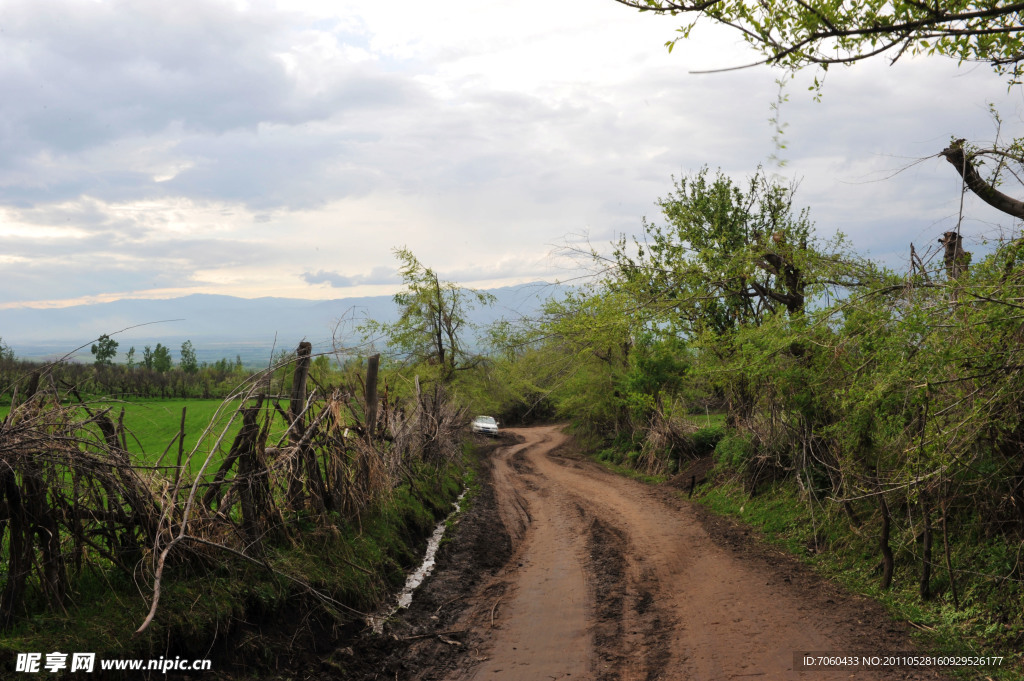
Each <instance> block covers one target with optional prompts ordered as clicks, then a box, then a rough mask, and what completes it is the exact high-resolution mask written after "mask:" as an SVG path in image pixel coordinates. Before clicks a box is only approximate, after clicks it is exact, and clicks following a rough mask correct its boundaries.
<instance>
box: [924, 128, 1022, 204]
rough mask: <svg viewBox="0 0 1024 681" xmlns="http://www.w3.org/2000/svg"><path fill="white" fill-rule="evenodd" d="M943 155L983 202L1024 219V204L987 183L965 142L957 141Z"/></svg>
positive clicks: (943, 151) (944, 150)
mask: <svg viewBox="0 0 1024 681" xmlns="http://www.w3.org/2000/svg"><path fill="white" fill-rule="evenodd" d="M941 153H942V155H943V156H945V157H946V160H947V161H949V162H950V164H952V166H953V167H954V168H956V172H958V173H959V174H960V177H962V178H963V179H964V184H966V185H967V188H968V189H970V190H971V191H972V192H974V193H975V195H977V196H978V198H980V199H981V200H982V201H984V202H985V203H987V204H988V205H990V206H992V207H993V208H995V209H996V210H1000V211H1002V212H1004V213H1006V214H1007V215H1012V216H1013V217H1016V218H1024V202H1022V201H1018V200H1017V199H1014V198H1012V197H1010V196H1007V195H1006V194H1003V193H1002V192H1000V191H998V190H997V189H996V188H995V187H993V186H992V185H990V184H988V183H987V182H985V180H984V179H983V178H982V177H981V175H980V174H979V173H978V171H977V169H975V167H974V164H973V163H971V159H969V158H968V157H967V154H965V153H964V148H963V142H962V141H957V142H954V143H953V144H951V145H949V146H948V147H946V148H945V149H943V150H942V152H941Z"/></svg>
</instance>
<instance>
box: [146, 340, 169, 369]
mask: <svg viewBox="0 0 1024 681" xmlns="http://www.w3.org/2000/svg"><path fill="white" fill-rule="evenodd" d="M146 347H147V349H148V347H149V346H146ZM173 365H174V361H173V360H172V359H171V351H170V350H168V349H167V346H165V345H162V344H160V343H157V344H156V348H154V349H153V369H155V370H156V371H159V372H160V373H165V372H167V371H170V370H171V367H172V366H173Z"/></svg>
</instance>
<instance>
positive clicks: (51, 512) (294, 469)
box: [0, 343, 464, 631]
mask: <svg viewBox="0 0 1024 681" xmlns="http://www.w3.org/2000/svg"><path fill="white" fill-rule="evenodd" d="M309 360H310V348H309V345H308V344H307V343H303V344H302V345H300V347H299V351H298V353H297V356H296V358H295V359H294V360H291V361H294V362H295V363H296V366H295V371H294V383H293V386H292V391H291V395H290V399H289V400H288V402H287V403H286V404H282V400H281V399H279V398H275V397H273V396H270V395H268V394H267V389H268V387H269V377H268V376H258V377H255V378H254V379H253V380H252V381H251V382H250V383H249V384H247V385H246V386H243V389H242V390H240V392H239V393H238V394H237V395H235V396H233V398H229V399H228V400H226V401H225V402H224V404H223V405H222V407H221V411H222V413H221V418H220V419H219V420H215V422H214V423H211V425H210V427H209V428H208V430H207V432H206V433H204V435H203V437H202V438H200V444H199V445H197V446H196V447H195V448H194V449H193V450H192V451H191V452H188V451H182V452H181V453H180V461H179V462H174V465H160V463H161V462H162V461H163V459H161V461H160V462H157V465H155V466H154V465H143V464H141V463H140V462H139V461H137V460H133V459H132V458H131V457H130V456H129V453H128V451H127V449H128V448H127V446H126V428H125V424H124V423H123V420H124V411H123V409H122V410H121V412H120V415H119V417H118V418H117V419H116V420H115V419H114V418H112V416H111V411H110V408H109V407H108V408H106V409H98V408H96V407H95V406H91V405H88V404H85V403H81V402H79V403H66V400H67V397H68V396H67V395H66V394H62V393H61V392H60V391H58V390H57V388H56V387H54V386H53V385H48V384H47V379H46V377H42V378H41V379H40V378H39V377H33V379H32V380H31V381H29V383H30V387H29V389H28V390H27V391H25V396H24V397H23V398H21V399H19V400H16V402H15V404H13V405H12V409H11V411H10V413H9V415H8V417H7V418H6V419H5V420H4V422H3V423H2V425H0V547H2V552H0V628H6V627H9V626H10V625H11V624H13V623H14V622H15V621H17V619H18V618H20V617H23V616H25V615H28V614H30V613H32V612H39V611H41V610H47V609H49V610H55V611H58V612H59V611H62V610H63V609H64V608H65V607H66V606H67V604H68V602H69V597H70V594H71V593H72V592H73V584H74V578H75V576H76V575H78V574H80V573H81V572H82V571H83V570H84V569H87V568H89V567H91V568H94V569H99V570H111V569H116V570H122V571H124V572H125V573H127V574H131V575H135V576H138V575H139V574H142V575H143V576H148V577H147V581H148V582H149V584H150V585H151V586H152V588H153V599H152V608H151V610H150V613H149V616H148V617H147V618H146V620H145V622H143V623H142V626H141V627H140V628H139V631H142V630H143V629H145V628H146V627H147V626H148V625H149V623H150V622H151V621H152V619H153V617H154V615H155V613H156V611H157V608H158V604H159V600H160V585H161V582H162V579H163V575H164V572H165V569H166V568H167V567H168V566H169V565H174V564H176V563H185V562H190V561H200V562H202V561H207V560H211V559H212V560H222V559H223V556H224V552H228V553H231V554H233V555H235V556H237V557H240V558H243V559H247V560H250V561H252V562H258V563H261V564H262V562H263V558H262V556H263V553H264V552H263V548H264V547H265V546H266V544H267V543H268V542H275V541H280V540H283V539H287V538H289V537H295V536H297V534H298V533H299V532H300V529H299V523H298V522H297V520H298V519H299V518H302V521H303V524H304V526H305V527H308V523H309V522H313V523H316V524H317V525H318V526H320V527H326V526H329V525H330V524H332V523H335V522H339V519H340V521H341V522H344V521H345V520H347V519H353V518H356V517H358V515H359V514H360V513H362V512H364V511H365V510H366V509H367V508H368V507H369V506H371V505H372V504H374V503H376V502H377V501H379V500H381V499H383V498H386V497H387V496H388V495H389V494H390V493H391V492H392V490H394V489H395V488H396V487H397V486H398V485H399V484H401V483H402V481H403V480H405V479H407V478H408V476H410V475H412V470H413V467H414V466H415V465H420V464H421V463H422V462H426V463H428V464H435V465H443V464H446V463H447V462H450V461H453V460H454V459H455V458H456V457H457V456H458V454H459V445H458V440H459V433H458V431H459V428H460V426H461V424H462V422H463V420H464V414H462V413H461V412H459V411H458V410H457V409H455V408H454V407H453V406H452V405H451V403H450V401H449V400H448V399H447V397H446V396H445V394H444V391H443V389H442V388H441V387H439V386H437V387H434V388H431V389H430V390H428V391H422V392H420V391H419V390H417V395H416V398H415V399H412V400H409V401H408V402H402V403H396V402H394V401H392V400H390V399H389V396H388V391H387V390H386V389H385V390H383V391H382V392H381V396H380V399H379V404H375V405H372V406H371V405H369V404H367V401H366V399H365V398H364V394H366V393H369V391H365V393H364V390H362V389H361V386H348V387H345V386H341V387H331V388H325V387H317V388H316V389H314V390H310V391H308V392H307V388H306V376H307V373H308V366H309ZM277 368H278V367H275V368H274V369H277ZM40 386H43V387H40ZM72 392H73V391H72ZM372 397H373V401H375V402H376V401H378V400H377V399H376V393H375V391H374V392H373V395H372ZM275 415H276V416H275ZM367 415H372V416H371V418H367ZM275 418H276V419H277V421H276V423H277V426H276V428H275V426H274V424H275ZM281 418H283V420H284V422H285V424H286V427H285V430H284V432H283V433H281V432H280V430H281V427H280V422H281ZM234 421H240V424H241V427H240V429H239V430H238V431H237V434H236V435H234V437H233V438H230V442H229V441H228V433H229V432H230V426H231V423H232V422H234ZM185 547H187V548H188V550H187V551H185V550H182V549H184V548H185Z"/></svg>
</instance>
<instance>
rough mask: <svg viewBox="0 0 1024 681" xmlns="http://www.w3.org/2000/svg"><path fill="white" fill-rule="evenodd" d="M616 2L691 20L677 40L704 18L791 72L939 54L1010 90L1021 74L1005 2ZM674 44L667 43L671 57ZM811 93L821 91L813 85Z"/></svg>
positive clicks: (1012, 16)
mask: <svg viewBox="0 0 1024 681" xmlns="http://www.w3.org/2000/svg"><path fill="white" fill-rule="evenodd" d="M618 1H619V2H620V3H622V4H625V5H629V6H632V7H636V8H638V9H641V10H643V11H654V12H657V13H660V14H669V15H672V16H675V15H678V14H690V15H691V16H692V17H694V19H693V20H691V21H689V22H688V23H686V24H684V25H683V26H682V27H681V28H680V29H679V32H680V34H681V35H680V37H679V38H677V39H676V40H681V39H685V38H686V37H688V36H689V34H690V31H691V30H692V29H693V27H694V25H695V24H696V22H697V21H698V20H699V19H700V18H704V17H706V18H707V19H710V20H712V21H715V22H717V23H719V24H722V25H725V26H728V27H729V28H732V29H734V30H736V31H739V33H740V35H741V37H742V38H743V40H744V41H746V42H747V43H748V44H749V45H751V47H753V48H754V49H755V50H757V51H758V52H759V53H760V54H761V56H762V58H763V61H764V63H768V64H773V65H778V66H782V67H784V68H788V69H790V70H798V69H801V68H805V67H807V66H817V67H820V68H825V67H827V66H828V65H829V64H852V63H854V62H857V61H860V60H863V59H870V58H871V57H874V56H878V55H886V56H888V57H889V58H890V59H891V60H892V61H894V62H895V61H896V60H897V59H899V58H900V57H901V56H903V55H915V54H938V55H942V56H945V57H950V58H953V59H956V60H957V61H959V62H961V63H963V62H968V61H969V62H974V61H980V62H985V63H988V64H989V65H990V66H991V67H992V68H993V70H995V71H996V72H997V73H1000V74H1003V75H1005V76H1006V77H1007V79H1008V80H1009V82H1010V83H1011V84H1013V83H1017V82H1019V80H1020V77H1021V74H1022V71H1024V67H1022V61H1021V60H1022V56H1024V42H1022V35H1024V26H1022V24H1021V15H1020V12H1019V7H1018V6H1017V5H1015V4H1014V3H1012V2H987V1H986V2H977V1H976V0H975V1H970V2H964V1H960V2H944V3H942V4H941V6H940V5H938V4H929V3H920V2H889V1H888V0H858V1H857V2H841V1H839V0H824V1H815V2H789V1H787V0H766V1H764V2H751V1H749V0H718V1H717V2H711V3H710V4H709V3H706V2H675V1H669V0H656V1H654V2H651V0H618ZM674 43H675V40H673V41H670V42H669V43H667V46H668V47H669V49H670V50H671V47H672V45H674ZM723 66H733V65H730V64H726V65H723ZM815 86H820V82H819V81H818V80H817V79H816V80H815Z"/></svg>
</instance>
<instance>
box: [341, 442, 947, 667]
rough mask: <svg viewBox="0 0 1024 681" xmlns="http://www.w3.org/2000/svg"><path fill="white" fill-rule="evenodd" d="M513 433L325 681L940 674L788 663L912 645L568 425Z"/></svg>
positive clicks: (892, 627) (900, 630) (870, 608)
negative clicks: (799, 656)
mask: <svg viewBox="0 0 1024 681" xmlns="http://www.w3.org/2000/svg"><path fill="white" fill-rule="evenodd" d="M511 437H512V438H513V439H514V440H515V443H514V444H513V443H512V441H511V440H509V441H508V442H509V444H506V445H503V446H500V447H498V448H497V449H496V450H495V451H494V452H493V454H492V455H491V456H490V457H488V458H487V460H486V461H485V462H484V464H483V466H484V469H483V471H482V472H481V476H480V477H481V482H482V490H481V493H480V494H479V495H478V496H477V498H476V500H475V501H474V504H473V508H472V510H471V511H470V512H469V513H467V514H466V515H465V516H464V517H463V518H462V519H461V520H460V522H459V524H458V525H457V527H456V532H455V536H454V539H453V540H452V541H451V542H450V543H449V544H447V545H446V546H445V547H444V550H443V551H442V554H441V556H440V559H439V561H438V568H437V571H436V572H435V575H434V576H433V577H432V578H431V579H430V580H429V581H428V582H427V583H426V584H425V586H424V587H423V588H422V589H421V591H420V592H419V593H417V595H416V596H415V598H414V601H413V607H412V608H410V609H409V610H408V611H403V612H402V614H401V616H400V617H398V618H397V619H396V620H395V621H393V622H391V623H389V625H388V627H387V628H386V630H385V633H384V635H383V636H364V637H361V638H360V639H358V640H357V641H355V642H354V643H353V644H352V645H351V646H348V647H345V648H342V649H340V650H337V651H335V652H334V653H333V654H332V655H331V656H330V658H329V659H328V662H329V664H330V666H331V667H332V668H333V672H332V674H331V678H345V679H379V680H384V679H403V680H404V679H421V680H424V681H471V680H481V681H482V680H487V681H492V680H493V681H543V680H546V679H571V680H573V681H636V680H644V681H653V680H655V679H665V680H676V679H678V680H691V679H692V680H701V681H706V680H711V679H716V680H719V679H802V678H807V679H814V680H815V681H824V680H828V679H849V678H857V679H888V678H903V679H941V678H945V677H943V676H941V675H939V674H938V673H937V672H936V671H934V670H931V669H919V670H914V669H899V670H882V671H878V672H874V671H856V672H853V671H851V670H814V671H806V672H802V671H796V670H794V653H796V652H798V651H837V652H848V653H854V652H856V653H882V652H896V651H911V650H913V649H914V645H913V644H912V643H911V641H910V638H909V634H908V632H907V630H906V628H905V627H904V626H903V625H900V624H898V623H894V622H893V621H892V620H891V619H890V618H889V617H888V616H887V615H886V613H885V612H884V610H883V609H882V608H881V607H880V606H878V605H877V604H875V603H873V602H871V601H869V600H867V599H863V598H859V597H855V596H851V595H849V594H846V593H845V592H843V591H841V590H840V589H838V588H837V587H835V586H833V585H831V584H828V583H826V582H823V581H822V580H820V579H819V578H818V577H816V576H814V575H813V574H812V573H811V572H810V571H809V570H808V569H807V568H806V567H805V566H803V565H801V564H800V563H799V562H797V561H795V560H794V559H792V558H790V557H788V556H786V555H784V554H782V553H781V552H779V551H777V550H775V549H772V548H769V547H766V546H764V545H763V544H761V543H760V542H758V541H757V540H755V539H752V538H751V537H750V536H749V534H748V533H747V532H746V531H745V530H743V529H742V528H741V527H738V526H736V525H733V524H732V523H730V522H729V521H726V520H723V519H720V518H716V517H714V516H711V515H709V514H707V513H706V512H703V511H702V510H701V509H700V507H697V506H695V505H691V504H689V503H688V502H686V501H684V500H682V499H681V498H680V497H679V495H678V493H677V491H675V490H672V489H671V488H668V487H652V486H649V485H644V484H642V483H639V482H636V481H634V480H630V479H627V478H623V477H621V476H617V475H615V474H613V473H610V472H608V471H606V470H605V469H603V468H601V467H600V466H598V465H596V464H594V463H593V462H591V461H589V460H586V459H584V458H582V457H579V456H577V455H574V454H573V452H572V450H571V448H570V447H569V446H568V444H569V443H568V439H567V438H566V436H565V435H563V434H562V433H561V432H560V430H559V429H558V428H557V427H540V428H529V429H521V430H513V431H511ZM325 678H326V677H325Z"/></svg>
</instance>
